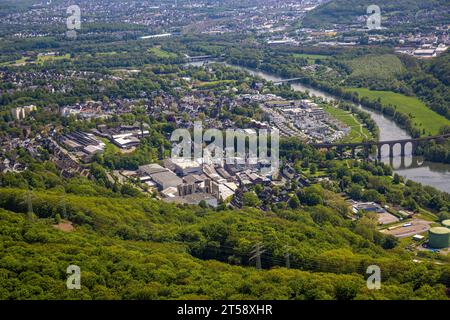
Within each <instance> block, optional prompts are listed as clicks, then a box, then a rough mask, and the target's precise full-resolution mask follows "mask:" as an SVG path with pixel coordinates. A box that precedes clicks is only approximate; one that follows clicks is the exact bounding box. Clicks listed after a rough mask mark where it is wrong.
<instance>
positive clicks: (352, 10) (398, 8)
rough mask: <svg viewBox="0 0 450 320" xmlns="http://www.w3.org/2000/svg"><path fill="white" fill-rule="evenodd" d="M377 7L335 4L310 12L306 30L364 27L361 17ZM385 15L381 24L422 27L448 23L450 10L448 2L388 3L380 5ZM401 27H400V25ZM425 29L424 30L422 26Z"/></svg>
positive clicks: (337, 0)
mask: <svg viewBox="0 0 450 320" xmlns="http://www.w3.org/2000/svg"><path fill="white" fill-rule="evenodd" d="M372 4H376V3H374V2H373V1H371V0H333V1H330V2H328V3H326V4H324V5H322V6H319V7H317V8H316V9H315V10H312V11H311V12H309V14H307V15H306V17H305V19H304V20H303V25H304V26H305V27H332V26H333V25H348V24H357V25H361V27H364V26H365V23H364V21H362V20H358V17H362V16H364V15H366V10H367V7H368V6H369V5H372ZM378 5H379V6H380V9H381V14H382V19H383V20H382V21H383V22H382V23H388V24H392V25H393V26H395V24H396V23H398V22H401V23H406V24H411V25H412V24H420V23H421V22H427V21H428V22H429V21H430V16H432V17H433V19H434V21H438V20H442V22H443V23H445V21H447V22H448V20H449V17H448V14H446V13H445V12H446V11H447V8H448V1H446V0H431V1H417V0H400V1H398V0H387V1H383V2H382V3H381V4H380V3H378ZM397 26H398V25H397ZM422 27H423V26H422Z"/></svg>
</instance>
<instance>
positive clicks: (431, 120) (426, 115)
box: [346, 88, 450, 135]
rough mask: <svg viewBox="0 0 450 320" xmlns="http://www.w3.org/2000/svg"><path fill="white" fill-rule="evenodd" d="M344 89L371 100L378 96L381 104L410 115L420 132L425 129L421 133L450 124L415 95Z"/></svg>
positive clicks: (426, 133)
mask: <svg viewBox="0 0 450 320" xmlns="http://www.w3.org/2000/svg"><path fill="white" fill-rule="evenodd" d="M346 90H347V91H354V92H357V93H358V94H359V96H360V97H367V98H369V99H371V100H377V99H378V98H379V99H380V101H381V103H382V104H383V105H389V104H391V105H393V106H394V107H395V108H396V109H397V110H398V111H399V112H401V113H405V114H409V115H411V116H412V118H413V124H414V126H415V127H416V128H418V129H420V131H421V132H422V130H423V129H425V134H423V132H422V135H428V134H431V135H436V134H438V133H439V129H440V128H441V127H443V126H444V125H450V120H448V119H446V118H445V117H443V116H441V115H439V114H437V113H436V112H434V111H433V110H431V109H430V108H428V107H427V106H426V105H425V103H423V102H422V101H420V100H419V99H418V98H416V97H408V96H405V95H403V94H400V93H395V92H391V91H372V90H369V89H365V88H347V89H346Z"/></svg>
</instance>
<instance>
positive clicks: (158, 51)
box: [148, 47, 177, 59]
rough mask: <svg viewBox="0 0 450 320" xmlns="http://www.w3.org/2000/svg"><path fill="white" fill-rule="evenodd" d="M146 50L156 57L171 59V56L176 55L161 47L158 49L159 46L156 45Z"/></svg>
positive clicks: (174, 56)
mask: <svg viewBox="0 0 450 320" xmlns="http://www.w3.org/2000/svg"><path fill="white" fill-rule="evenodd" d="M148 51H149V52H150V53H151V54H153V55H155V56H156V57H158V58H163V59H173V58H176V57H177V55H176V54H174V53H171V52H168V51H165V50H162V49H160V48H158V47H153V48H150V49H148Z"/></svg>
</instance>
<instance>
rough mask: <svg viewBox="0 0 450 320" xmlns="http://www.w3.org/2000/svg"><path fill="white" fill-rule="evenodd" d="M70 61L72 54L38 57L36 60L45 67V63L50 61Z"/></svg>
mask: <svg viewBox="0 0 450 320" xmlns="http://www.w3.org/2000/svg"><path fill="white" fill-rule="evenodd" d="M63 59H66V60H70V54H69V53H68V54H65V55H63V56H38V57H37V59H36V63H37V64H40V65H43V64H44V63H46V62H48V61H56V60H63Z"/></svg>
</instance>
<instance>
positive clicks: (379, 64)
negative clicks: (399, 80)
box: [346, 54, 405, 79]
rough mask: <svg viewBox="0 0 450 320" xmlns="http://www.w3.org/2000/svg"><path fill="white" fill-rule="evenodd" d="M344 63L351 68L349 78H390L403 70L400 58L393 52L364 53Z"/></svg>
mask: <svg viewBox="0 0 450 320" xmlns="http://www.w3.org/2000/svg"><path fill="white" fill-rule="evenodd" d="M346 64H347V65H348V66H349V67H350V68H352V73H351V74H350V78H369V79H392V78H394V77H395V76H396V75H398V74H401V73H402V72H404V70H405V67H404V66H403V64H402V62H401V61H400V59H399V58H398V57H397V56H396V55H393V54H383V55H366V56H363V57H359V58H356V59H353V60H349V61H347V62H346Z"/></svg>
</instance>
